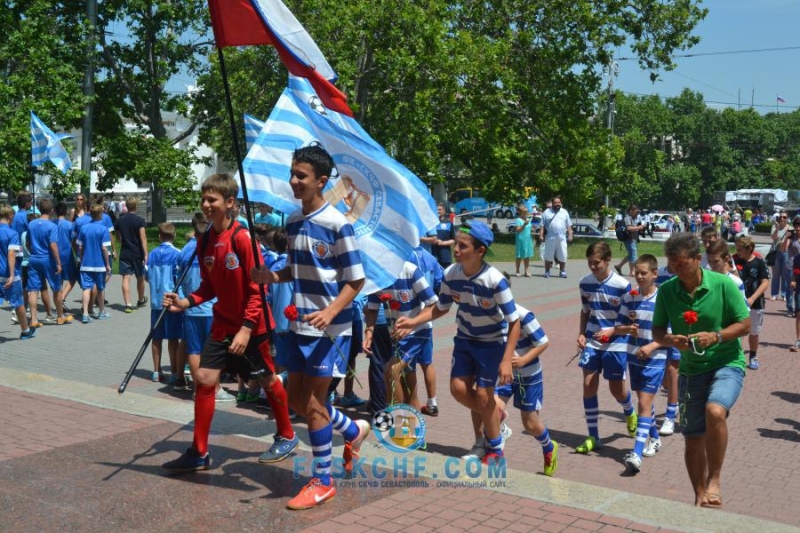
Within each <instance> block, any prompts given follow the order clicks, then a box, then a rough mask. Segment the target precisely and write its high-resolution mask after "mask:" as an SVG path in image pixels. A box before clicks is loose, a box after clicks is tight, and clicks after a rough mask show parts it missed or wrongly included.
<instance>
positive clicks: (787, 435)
mask: <svg viewBox="0 0 800 533" xmlns="http://www.w3.org/2000/svg"><path fill="white" fill-rule="evenodd" d="M775 422H777V423H778V424H784V425H787V426H792V429H769V428H758V433H759V434H760V435H761V436H762V437H765V438H768V439H781V440H788V441H789V442H800V422H798V421H797V420H792V419H790V418H776V419H775Z"/></svg>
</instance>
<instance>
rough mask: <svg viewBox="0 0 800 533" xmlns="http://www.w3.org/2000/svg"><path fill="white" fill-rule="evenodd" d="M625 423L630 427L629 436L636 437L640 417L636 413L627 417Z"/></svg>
mask: <svg viewBox="0 0 800 533" xmlns="http://www.w3.org/2000/svg"><path fill="white" fill-rule="evenodd" d="M625 423H626V425H627V426H628V435H630V436H631V437H635V436H636V426H637V425H638V424H639V415H637V414H636V411H634V412H633V413H631V415H630V416H626V417H625Z"/></svg>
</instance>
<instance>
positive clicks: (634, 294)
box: [630, 289, 639, 296]
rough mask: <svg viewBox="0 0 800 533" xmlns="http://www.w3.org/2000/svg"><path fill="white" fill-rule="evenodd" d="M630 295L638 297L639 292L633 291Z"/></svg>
mask: <svg viewBox="0 0 800 533" xmlns="http://www.w3.org/2000/svg"><path fill="white" fill-rule="evenodd" d="M630 295H631V296H639V291H637V290H636V289H633V290H632V291H631V292H630Z"/></svg>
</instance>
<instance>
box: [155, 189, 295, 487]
mask: <svg viewBox="0 0 800 533" xmlns="http://www.w3.org/2000/svg"><path fill="white" fill-rule="evenodd" d="M238 192H239V186H238V185H237V183H236V182H235V181H234V180H233V178H232V177H230V176H229V175H227V174H214V175H212V176H210V177H208V178H207V179H206V180H205V181H204V182H203V186H202V195H203V197H202V198H203V199H202V204H201V205H202V208H203V212H204V213H205V214H206V216H208V219H209V221H210V222H211V224H212V229H211V230H210V231H208V233H206V234H204V235H203V236H202V237H200V239H199V241H198V251H197V254H198V258H200V257H202V259H201V260H200V276H201V280H202V281H201V282H200V286H199V287H198V288H197V290H195V291H194V292H192V293H191V294H189V295H188V296H187V297H185V298H181V297H180V296H178V295H177V294H175V293H166V294H164V297H163V300H162V305H164V306H165V307H168V308H169V310H170V311H172V312H181V311H184V310H186V309H189V308H190V307H196V306H198V305H200V304H202V303H204V302H207V301H209V300H211V299H212V298H214V297H216V298H217V303H216V305H214V309H213V313H214V316H213V319H212V321H211V334H210V335H209V337H208V339H206V343H205V345H204V346H203V351H202V352H201V354H200V367H199V368H198V369H197V371H196V372H195V383H196V392H195V403H194V418H195V425H194V441H193V442H192V446H191V447H190V448H189V449H188V450H187V451H186V453H184V454H183V455H182V456H180V457H179V458H178V459H175V460H173V461H168V462H166V463H164V464H163V465H162V466H163V468H165V469H166V470H171V471H173V472H191V471H195V470H207V469H208V468H209V467H210V465H211V456H210V455H209V453H208V435H209V431H210V430H211V420H212V418H213V417H214V401H215V394H216V385H217V382H218V381H219V377H220V373H221V372H222V370H223V369H224V368H226V366H230V367H232V368H234V369H235V370H236V372H237V373H238V374H239V375H242V374H243V375H245V376H247V375H249V374H250V371H251V369H255V371H256V372H258V373H259V374H260V375H261V376H262V385H263V386H264V389H265V390H266V393H267V398H268V399H269V403H270V405H271V406H272V413H273V415H274V416H275V422H276V424H277V426H278V434H277V435H275V442H274V443H273V445H272V446H271V447H270V448H269V450H267V451H266V452H265V453H264V454H262V455H261V457H259V462H276V461H280V460H283V459H285V458H286V457H288V456H289V454H290V453H291V452H292V451H293V450H294V449H295V447H297V443H298V438H297V436H296V435H295V433H294V430H293V429H292V425H291V422H290V421H289V410H288V401H287V398H286V391H285V390H284V388H283V384H282V383H281V380H280V378H279V377H278V376H277V375H276V374H275V369H274V365H273V362H272V356H271V355H270V349H269V342H268V335H267V325H266V321H265V316H264V309H263V307H262V303H261V294H260V292H259V290H260V289H259V287H258V285H256V284H255V283H254V282H253V279H252V278H251V276H250V272H251V270H253V269H254V267H255V265H256V262H255V258H254V257H253V251H252V248H251V246H250V236H249V234H248V232H247V230H246V229H245V228H243V227H242V226H241V225H240V224H239V223H238V222H236V221H235V220H234V219H232V218H231V210H232V209H233V206H234V204H235V202H236V194H237V193H238ZM234 287H237V288H240V289H239V290H232V288H234ZM270 325H271V324H270Z"/></svg>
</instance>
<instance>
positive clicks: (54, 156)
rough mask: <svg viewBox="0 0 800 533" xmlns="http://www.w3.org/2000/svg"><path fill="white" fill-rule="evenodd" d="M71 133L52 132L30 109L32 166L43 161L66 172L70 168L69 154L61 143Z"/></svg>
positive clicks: (38, 164) (41, 163) (40, 164)
mask: <svg viewBox="0 0 800 533" xmlns="http://www.w3.org/2000/svg"><path fill="white" fill-rule="evenodd" d="M70 137H72V135H66V134H57V133H53V130H51V129H50V128H48V127H47V126H45V125H44V122H42V121H41V120H40V119H39V117H37V116H36V115H35V114H34V113H33V111H31V159H32V164H33V166H34V167H40V166H42V165H43V164H44V163H45V161H50V162H51V163H53V164H54V165H55V166H56V168H58V170H60V171H61V172H62V173H63V174H66V173H67V171H68V170H69V169H71V168H72V162H71V161H70V160H69V154H68V153H67V151H66V150H65V149H64V146H63V145H62V144H61V141H62V140H63V139H68V138H70Z"/></svg>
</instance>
